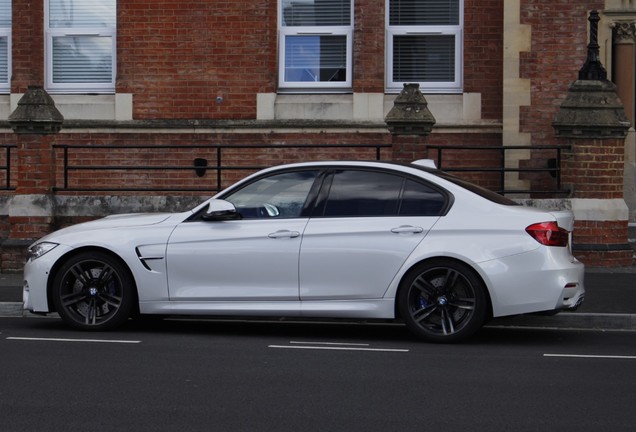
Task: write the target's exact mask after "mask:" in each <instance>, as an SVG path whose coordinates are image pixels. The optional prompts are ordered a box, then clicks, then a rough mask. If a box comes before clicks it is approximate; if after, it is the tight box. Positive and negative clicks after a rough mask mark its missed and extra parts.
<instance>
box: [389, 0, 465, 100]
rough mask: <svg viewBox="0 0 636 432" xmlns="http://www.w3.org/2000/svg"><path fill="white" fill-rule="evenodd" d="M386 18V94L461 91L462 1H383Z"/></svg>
mask: <svg viewBox="0 0 636 432" xmlns="http://www.w3.org/2000/svg"><path fill="white" fill-rule="evenodd" d="M386 15H387V16H386V23H387V28H386V34H387V42H386V47H387V50H386V52H387V54H386V68H387V71H386V81H387V82H386V87H387V91H388V92H392V91H400V90H402V88H403V85H404V84H405V83H419V84H420V88H421V89H422V91H423V92H426V93H458V92H461V91H462V85H463V83H462V76H463V70H462V68H463V62H462V57H463V52H462V47H463V26H464V1H463V0H387V8H386Z"/></svg>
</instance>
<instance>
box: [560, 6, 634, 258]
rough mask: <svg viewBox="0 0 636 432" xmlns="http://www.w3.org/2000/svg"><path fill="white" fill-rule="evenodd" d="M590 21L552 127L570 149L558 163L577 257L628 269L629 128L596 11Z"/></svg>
mask: <svg viewBox="0 0 636 432" xmlns="http://www.w3.org/2000/svg"><path fill="white" fill-rule="evenodd" d="M589 21H590V44H589V45H588V55H587V60H586V62H585V64H584V65H583V68H582V69H581V70H580V72H579V79H578V80H576V81H575V82H574V83H572V84H571V85H570V88H569V90H568V94H567V97H566V99H565V101H564V102H563V103H562V104H561V108H560V110H559V112H558V113H557V116H556V118H555V120H554V122H553V123H552V126H553V127H554V128H555V130H556V135H557V137H561V138H562V139H563V140H564V143H567V144H570V145H571V151H570V152H569V153H568V154H566V155H565V157H564V159H563V161H562V166H561V168H562V177H561V179H562V182H563V183H564V184H565V185H568V186H569V187H570V188H571V190H572V197H571V198H570V199H569V201H570V205H571V207H572V210H573V212H574V216H575V224H574V234H573V237H574V239H573V251H574V254H575V256H576V257H577V258H579V259H580V260H581V261H583V262H584V263H585V264H587V265H591V266H629V265H631V264H632V262H633V252H632V249H631V247H630V245H629V241H628V219H629V211H628V209H627V205H626V203H625V199H624V198H623V175H624V166H625V137H626V136H627V131H628V129H629V126H630V122H629V121H628V119H627V116H626V114H625V109H624V107H623V104H622V102H621V100H620V99H619V98H618V95H617V92H616V86H615V85H614V84H613V83H611V82H610V81H608V80H607V72H606V71H605V68H604V67H603V65H602V64H601V62H600V60H599V46H598V41H597V31H598V21H599V16H598V13H597V12H596V11H592V13H591V14H590V18H589Z"/></svg>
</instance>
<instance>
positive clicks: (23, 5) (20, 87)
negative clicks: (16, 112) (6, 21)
mask: <svg viewBox="0 0 636 432" xmlns="http://www.w3.org/2000/svg"><path fill="white" fill-rule="evenodd" d="M11 7H12V9H13V26H12V36H11V43H12V63H13V64H12V68H13V71H12V76H11V92H12V93H24V92H25V91H26V89H27V87H28V86H29V85H43V84H44V27H43V25H44V15H43V14H44V1H43V0H32V1H13V2H12V6H11Z"/></svg>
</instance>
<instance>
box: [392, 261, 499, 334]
mask: <svg viewBox="0 0 636 432" xmlns="http://www.w3.org/2000/svg"><path fill="white" fill-rule="evenodd" d="M398 308H399V311H400V313H401V316H402V318H403V319H404V322H405V324H406V326H407V327H408V328H409V330H411V331H412V332H413V333H414V334H415V335H417V336H419V337H420V338H422V339H425V340H427V341H432V342H456V341H459V340H461V339H464V338H466V337H468V336H470V335H472V334H474V333H475V332H476V331H477V330H478V329H479V328H480V327H481V326H482V325H483V324H484V322H485V319H486V313H487V299H486V294H485V287H484V285H483V283H482V282H481V280H480V279H479V278H478V277H477V276H476V275H475V273H474V272H473V271H472V270H471V269H470V268H468V267H467V266H466V265H464V264H462V263H459V262H456V261H452V260H438V261H430V262H425V263H422V264H420V265H419V266H417V267H415V268H414V269H413V270H412V271H411V272H410V273H409V274H408V275H407V276H406V278H405V279H404V280H403V281H402V285H401V287H400V292H399V294H398Z"/></svg>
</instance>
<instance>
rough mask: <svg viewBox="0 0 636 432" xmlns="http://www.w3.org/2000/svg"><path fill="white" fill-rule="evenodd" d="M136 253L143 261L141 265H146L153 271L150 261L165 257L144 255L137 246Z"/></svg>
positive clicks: (147, 268)
mask: <svg viewBox="0 0 636 432" xmlns="http://www.w3.org/2000/svg"><path fill="white" fill-rule="evenodd" d="M135 253H136V254H137V258H139V261H140V262H141V265H143V266H144V267H145V269H146V270H148V271H152V269H151V268H150V266H149V265H148V261H154V260H162V259H163V257H162V256H152V255H142V253H141V251H140V250H139V248H135Z"/></svg>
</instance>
